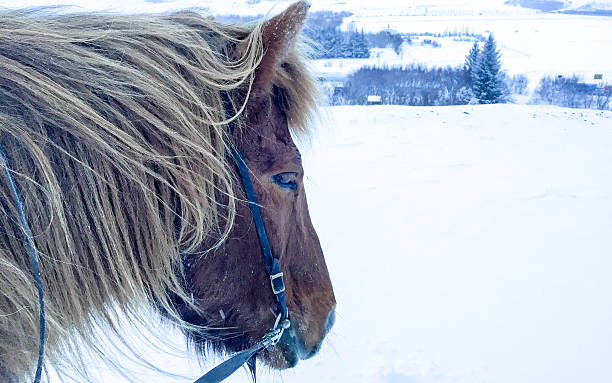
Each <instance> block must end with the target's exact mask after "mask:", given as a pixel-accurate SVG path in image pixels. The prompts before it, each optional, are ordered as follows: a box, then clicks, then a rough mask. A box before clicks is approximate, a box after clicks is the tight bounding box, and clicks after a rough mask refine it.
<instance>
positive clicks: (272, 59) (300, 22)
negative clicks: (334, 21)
mask: <svg viewBox="0 0 612 383" xmlns="http://www.w3.org/2000/svg"><path fill="white" fill-rule="evenodd" d="M309 8H310V4H308V2H306V1H298V2H297V3H294V4H293V5H291V6H290V7H289V8H287V9H286V10H285V12H283V13H281V14H279V15H276V16H274V17H273V18H271V19H270V20H268V21H266V22H265V24H264V25H263V31H262V32H263V33H262V40H263V48H264V56H263V58H262V60H261V63H260V64H259V67H258V69H257V74H256V77H255V81H254V83H253V90H255V91H260V92H269V91H270V87H271V85H272V80H273V78H274V73H275V72H276V70H277V66H278V65H279V64H280V63H281V62H282V61H283V59H284V58H285V57H286V56H287V53H288V52H289V50H290V49H291V48H292V46H293V44H294V43H295V39H296V36H297V35H298V33H299V32H300V31H301V30H302V27H303V26H304V22H305V20H306V15H307V14H308V9H309Z"/></svg>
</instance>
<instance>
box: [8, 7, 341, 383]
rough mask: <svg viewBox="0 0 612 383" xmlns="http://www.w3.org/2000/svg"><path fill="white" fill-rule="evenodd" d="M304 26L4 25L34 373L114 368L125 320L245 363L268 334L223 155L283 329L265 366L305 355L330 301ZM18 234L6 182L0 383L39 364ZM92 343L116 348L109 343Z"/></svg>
mask: <svg viewBox="0 0 612 383" xmlns="http://www.w3.org/2000/svg"><path fill="white" fill-rule="evenodd" d="M307 9H308V5H307V4H306V3H305V2H298V3H296V4H294V5H292V6H291V7H289V8H288V9H287V10H286V11H285V12H283V13H282V14H280V15H278V16H276V17H274V18H272V19H270V20H267V21H263V22H261V23H258V24H252V25H240V26H237V25H224V24H220V23H218V22H216V21H214V20H213V19H211V18H203V17H201V16H199V15H197V14H194V13H186V12H182V13H177V14H171V15H163V16H152V15H132V16H118V15H103V14H95V15H59V16H53V15H40V14H37V13H23V12H21V13H19V12H13V13H5V14H0V143H1V145H2V148H3V149H4V151H5V153H6V162H4V163H2V164H0V165H2V166H5V167H7V168H8V169H10V172H11V174H12V175H13V177H14V179H15V181H16V184H17V187H18V189H19V191H20V193H21V196H22V199H23V203H24V207H25V217H26V219H27V222H28V225H29V227H30V228H31V231H32V234H33V238H34V244H35V247H36V250H37V256H38V259H39V263H40V268H41V276H42V282H43V285H44V289H43V290H44V299H45V309H46V322H47V332H46V339H45V347H46V349H45V355H44V357H45V360H46V362H47V364H49V365H52V366H53V367H54V369H55V370H57V371H58V372H59V373H60V374H65V375H67V376H69V375H73V374H74V371H76V372H77V373H79V374H80V376H81V378H82V379H87V378H88V376H87V369H86V367H85V362H84V360H83V359H82V358H81V355H87V354H91V353H92V352H93V353H96V354H99V355H100V356H103V357H104V358H106V359H107V360H108V359H112V358H111V357H110V355H111V354H113V350H114V349H113V347H115V346H113V345H114V344H121V341H122V338H121V331H120V328H119V327H120V326H121V323H123V322H122V320H123V319H121V318H127V320H129V321H130V322H133V323H137V324H138V323H140V324H148V325H150V323H151V320H150V316H151V315H159V316H160V317H163V318H164V319H165V320H167V321H170V322H171V323H172V324H174V325H177V326H179V327H180V328H182V329H183V330H184V332H185V334H186V335H187V337H188V339H189V340H190V342H191V343H192V344H195V345H197V346H198V347H197V350H198V351H200V352H202V353H203V352H204V349H206V348H207V346H212V347H213V348H214V349H216V350H229V351H238V350H242V349H244V348H247V347H250V346H252V345H253V344H254V343H256V342H257V341H258V340H259V339H260V338H261V337H262V335H263V334H264V333H265V332H266V330H268V329H269V328H270V327H271V326H272V325H273V323H274V320H275V317H274V314H273V312H272V308H273V307H274V295H273V293H272V291H271V289H270V280H269V278H268V275H267V273H266V269H265V267H264V259H263V257H262V251H261V249H260V247H259V243H258V239H257V236H256V234H255V231H256V230H255V228H254V224H253V219H252V217H251V213H250V211H249V208H248V206H247V203H246V201H245V197H244V192H243V190H242V186H241V184H240V182H239V181H238V178H237V168H236V165H235V163H234V161H233V160H232V157H231V155H230V152H231V150H232V148H234V147H235V148H237V149H239V150H240V151H241V152H242V153H244V156H245V158H246V164H247V166H248V167H249V169H250V176H251V178H252V179H253V184H254V190H255V193H256V195H257V197H258V199H259V204H260V206H261V212H262V216H263V221H264V223H265V228H266V230H267V232H268V236H269V239H270V246H271V248H272V252H273V254H274V256H275V257H276V258H277V259H278V260H279V262H280V265H281V270H282V272H283V273H284V276H285V277H284V278H285V284H286V291H285V297H286V301H287V305H288V307H289V312H290V318H291V322H292V325H291V327H290V328H289V330H288V331H286V332H285V333H284V334H283V337H282V339H281V341H280V343H278V344H277V345H276V346H273V347H271V348H268V349H267V350H265V351H264V352H262V353H260V355H259V358H260V360H262V361H264V362H265V363H266V364H268V365H269V366H271V367H273V368H287V367H292V366H294V365H295V364H296V363H297V362H298V361H299V359H304V358H308V357H310V356H312V355H314V354H315V353H316V352H317V350H318V349H319V347H320V345H321V342H322V340H323V338H324V337H325V335H326V333H327V332H328V330H329V328H330V327H331V325H332V324H333V321H334V307H335V298H334V294H333V290H332V286H331V282H330V280H329V275H328V272H327V269H326V266H325V261H324V259H323V253H322V250H321V247H320V244H319V241H318V238H317V235H316V233H315V230H314V228H313V226H312V223H311V221H310V217H309V215H308V207H307V204H306V196H305V191H304V186H303V183H302V178H303V169H302V165H301V159H300V153H299V151H298V149H297V147H296V145H295V144H294V141H293V138H292V137H293V136H298V137H299V136H307V135H309V134H311V132H310V130H309V129H308V122H309V120H310V117H311V115H312V113H313V111H314V109H315V106H316V100H317V97H318V94H317V91H316V86H315V82H314V79H313V78H312V77H311V75H310V74H309V72H308V70H307V68H306V66H305V64H304V63H305V45H304V44H303V43H302V42H301V38H300V30H301V28H302V25H303V23H304V19H305V17H306V12H307ZM230 123H231V124H232V125H235V130H234V133H233V135H230V134H228V124H230ZM19 222H20V221H19V213H18V210H17V208H16V206H15V201H14V199H13V197H12V195H11V192H10V190H9V186H8V184H7V180H6V179H2V181H1V182H0V379H3V380H15V381H19V382H21V381H29V380H31V379H32V376H33V370H34V368H35V367H36V361H37V358H38V354H37V351H38V332H39V320H38V319H39V318H38V315H39V307H38V295H37V291H36V285H35V281H34V278H33V277H32V272H31V265H30V263H29V261H28V252H27V249H26V246H24V241H23V227H22V226H21V225H20V223H19ZM100 327H102V328H103V329H105V331H108V332H113V333H114V338H115V339H118V340H119V341H117V342H114V343H113V342H107V341H104V342H102V341H101V340H100V339H99V336H100V332H99V331H95V328H100ZM135 353H137V352H135ZM135 356H137V357H140V356H139V355H135ZM117 362H118V361H113V360H111V361H110V363H112V364H115V363H117ZM81 378H80V379H81Z"/></svg>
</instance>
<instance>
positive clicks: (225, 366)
mask: <svg viewBox="0 0 612 383" xmlns="http://www.w3.org/2000/svg"><path fill="white" fill-rule="evenodd" d="M222 98H223V104H224V107H225V115H226V119H227V120H228V121H229V122H228V124H227V125H228V130H229V136H230V138H233V137H234V128H235V118H234V114H233V113H231V111H232V110H233V109H234V108H233V107H232V106H231V105H232V104H231V102H230V101H229V96H228V95H227V94H226V93H222ZM229 146H230V148H231V153H232V158H233V159H234V162H235V163H236V167H237V168H238V173H239V174H240V181H241V183H242V187H243V189H244V192H245V194H246V199H247V203H248V205H249V209H250V210H251V215H252V216H253V223H254V224H255V229H256V230H257V237H258V238H259V246H260V247H261V252H262V254H263V257H264V262H265V265H266V271H267V272H268V276H269V278H270V286H271V287H272V293H274V297H275V298H276V310H274V316H275V317H276V320H275V322H274V325H273V326H272V327H271V328H270V329H269V330H268V331H267V332H266V334H265V335H264V336H263V337H262V338H261V339H260V340H259V342H257V343H256V344H255V345H254V346H252V347H251V348H248V349H246V350H244V351H240V352H238V353H237V354H235V355H234V356H232V357H231V358H229V359H228V360H226V361H225V362H223V363H221V364H220V365H218V366H217V367H215V368H213V369H212V370H210V371H209V372H207V373H206V374H205V375H204V376H202V377H201V378H200V379H198V380H196V381H195V382H194V383H219V382H221V381H222V380H224V379H225V378H227V377H229V376H230V375H231V374H233V373H234V372H235V371H236V370H238V369H239V368H240V367H242V366H243V365H244V364H245V363H246V365H247V367H248V368H249V370H250V372H251V377H252V378H253V382H254V383H255V382H256V370H255V364H256V358H257V353H258V352H260V351H261V350H264V349H266V348H268V347H270V346H273V345H275V344H277V343H278V341H279V340H280V338H281V336H282V335H283V332H284V331H285V330H286V329H288V328H289V327H290V325H291V322H290V321H289V309H288V308H287V303H286V302H285V293H284V291H285V282H284V280H283V273H282V272H281V271H280V263H279V262H278V259H277V258H274V256H273V255H272V250H271V249H270V242H269V241H268V235H267V234H266V227H265V225H264V222H263V218H262V217H261V210H260V208H259V204H258V203H257V196H256V195H255V189H254V188H253V182H252V180H251V175H250V174H249V168H248V167H247V165H246V160H245V158H244V154H242V152H241V151H240V150H239V149H238V148H237V147H236V145H235V144H234V143H230V145H229Z"/></svg>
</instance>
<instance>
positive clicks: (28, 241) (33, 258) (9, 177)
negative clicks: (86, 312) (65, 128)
mask: <svg viewBox="0 0 612 383" xmlns="http://www.w3.org/2000/svg"><path fill="white" fill-rule="evenodd" d="M0 161H2V168H3V169H4V175H5V177H6V181H7V183H8V186H9V189H10V190H11V194H12V196H13V200H14V202H15V207H16V208H17V214H18V215H19V221H20V222H21V229H22V230H23V234H24V242H25V243H24V244H25V247H26V249H27V251H28V253H29V255H30V265H31V266H32V275H33V276H34V282H35V283H36V289H37V290H38V306H39V308H40V317H39V323H40V334H39V335H40V340H39V344H38V364H37V366H36V374H35V375H34V383H39V382H40V378H41V375H42V364H43V358H44V353H45V301H44V299H43V285H42V279H41V277H40V266H39V265H38V256H37V251H36V246H35V245H34V239H33V238H32V231H30V226H29V225H28V221H27V220H26V216H25V212H24V209H23V202H22V200H21V195H20V194H19V189H18V188H17V185H16V184H15V179H14V178H13V173H12V172H11V169H10V168H9V164H8V159H7V157H6V154H5V153H4V149H3V147H2V144H0Z"/></svg>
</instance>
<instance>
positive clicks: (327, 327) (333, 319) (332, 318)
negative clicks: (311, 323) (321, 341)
mask: <svg viewBox="0 0 612 383" xmlns="http://www.w3.org/2000/svg"><path fill="white" fill-rule="evenodd" d="M335 322H336V308H335V307H334V308H333V309H331V311H330V312H329V314H327V319H326V320H325V326H324V327H323V334H327V333H328V332H329V330H331V328H332V326H333V325H334V323H335Z"/></svg>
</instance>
